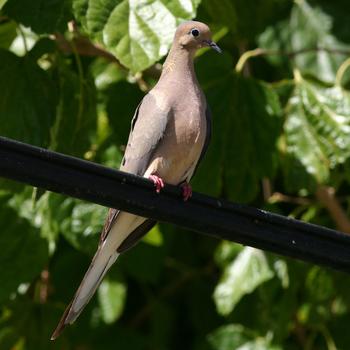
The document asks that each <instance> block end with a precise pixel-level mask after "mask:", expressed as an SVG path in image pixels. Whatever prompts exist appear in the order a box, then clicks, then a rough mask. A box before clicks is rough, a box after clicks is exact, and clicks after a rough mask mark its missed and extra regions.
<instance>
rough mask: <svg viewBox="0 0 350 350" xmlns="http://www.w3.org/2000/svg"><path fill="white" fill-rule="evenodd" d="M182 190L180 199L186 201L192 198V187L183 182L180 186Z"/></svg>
mask: <svg viewBox="0 0 350 350" xmlns="http://www.w3.org/2000/svg"><path fill="white" fill-rule="evenodd" d="M180 187H181V189H182V197H183V199H184V201H185V202H186V201H188V199H189V198H191V197H192V187H191V185H190V184H189V183H188V182H186V181H185V182H184V183H183V184H181V185H180Z"/></svg>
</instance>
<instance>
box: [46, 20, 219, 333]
mask: <svg viewBox="0 0 350 350" xmlns="http://www.w3.org/2000/svg"><path fill="white" fill-rule="evenodd" d="M197 34H198V35H197ZM203 46H211V47H212V48H214V49H215V50H217V51H219V48H218V47H217V46H216V44H215V43H214V42H212V41H211V33H210V30H209V28H208V26H207V25H205V24H203V23H200V22H195V21H191V22H185V23H183V24H181V25H180V26H179V27H178V29H177V31H176V33H175V37H174V41H173V45H172V47H171V50H170V52H169V55H168V57H167V59H166V61H165V63H164V68H163V71H162V74H161V77H160V79H159V81H158V83H157V84H156V85H155V87H154V88H153V89H152V90H151V91H150V92H149V93H148V94H147V95H146V96H145V97H144V98H143V100H142V102H141V103H140V105H139V106H138V108H137V110H136V112H135V116H134V118H133V121H132V128H131V132H130V135H129V140H128V144H127V148H126V151H125V155H124V159H123V162H122V166H121V167H120V169H121V170H123V171H127V172H130V173H133V174H137V175H140V176H145V177H149V176H150V175H156V176H158V177H160V178H162V179H163V181H164V182H165V183H169V184H173V185H179V184H181V183H182V182H184V181H186V182H189V181H190V179H191V177H192V175H193V173H194V171H195V169H196V167H197V165H198V162H199V160H200V158H201V157H202V156H203V154H204V152H205V149H206V148H207V145H208V142H209V136H210V119H209V117H210V116H209V113H208V109H207V104H206V100H205V96H204V94H203V92H202V90H201V88H200V87H199V84H198V81H197V78H196V75H195V72H194V67H193V57H194V54H195V52H196V50H197V49H198V48H200V47H203ZM154 224H155V221H153V220H150V219H147V218H143V217H140V216H136V215H133V214H129V213H126V212H120V211H118V210H116V209H110V211H109V215H108V217H107V220H106V224H105V227H104V229H103V232H102V235H101V240H100V244H99V246H98V249H97V252H96V254H95V256H94V258H93V260H92V263H91V265H90V267H89V269H88V271H87V272H86V274H85V276H84V279H83V281H82V282H81V284H80V286H79V288H78V290H77V292H76V294H75V296H74V298H73V300H72V302H71V303H70V304H69V306H68V307H67V309H66V311H65V313H64V314H63V316H62V318H61V321H60V322H59V324H58V326H57V328H56V330H55V331H54V333H53V335H52V338H51V339H55V338H57V337H58V336H59V334H60V333H61V332H62V330H63V329H64V327H65V326H66V325H67V324H71V323H73V322H74V321H75V320H76V318H77V317H78V316H79V314H80V313H81V311H82V310H83V308H84V306H85V305H86V304H87V303H88V302H89V300H90V299H91V297H92V296H93V294H94V293H95V291H96V289H97V288H98V286H99V284H100V282H101V280H102V279H103V277H104V275H105V274H106V273H107V271H108V269H109V268H110V267H111V266H112V264H113V263H114V262H115V260H116V259H117V257H118V256H119V254H120V253H122V252H124V251H125V250H127V249H129V248H130V247H131V246H133V245H134V244H135V243H136V242H137V241H138V240H139V238H140V237H142V235H144V234H145V233H147V231H148V230H149V229H150V228H151V227H152V226H153V225H154Z"/></svg>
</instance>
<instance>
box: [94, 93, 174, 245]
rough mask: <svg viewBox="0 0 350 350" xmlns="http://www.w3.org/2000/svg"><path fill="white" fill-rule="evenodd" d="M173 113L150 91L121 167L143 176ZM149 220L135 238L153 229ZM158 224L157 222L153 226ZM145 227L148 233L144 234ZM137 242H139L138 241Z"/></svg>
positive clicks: (113, 212) (111, 218)
mask: <svg viewBox="0 0 350 350" xmlns="http://www.w3.org/2000/svg"><path fill="white" fill-rule="evenodd" d="M169 114H170V108H163V109H160V108H159V107H157V104H156V101H155V98H154V97H153V95H151V94H147V95H146V96H145V97H144V98H143V100H142V101H141V102H140V104H139V105H138V106H137V108H136V111H135V114H134V116H133V118H132V121H131V130H130V134H129V139H128V143H127V147H126V150H125V154H124V157H123V160H122V165H121V167H120V170H123V171H126V172H128V173H132V174H136V175H141V176H142V175H143V174H144V172H145V170H146V169H147V166H148V164H149V160H150V158H151V155H152V153H153V152H154V150H155V149H156V147H157V145H158V143H159V141H160V140H161V139H162V137H163V135H164V132H165V129H166V126H167V123H168V120H169ZM118 213H119V210H117V209H113V208H111V209H110V210H109V212H108V216H107V218H106V222H105V225H104V227H103V230H102V233H101V238H100V244H101V242H103V241H104V240H105V239H106V237H107V235H108V233H109V231H110V229H111V227H112V226H113V225H114V223H115V221H116V220H117V217H118ZM147 221H148V225H144V226H142V227H141V228H140V229H139V230H138V231H137V234H136V233H135V234H134V233H133V234H132V236H133V237H134V238H135V237H136V236H139V237H142V236H143V235H145V234H146V233H147V232H148V230H149V229H150V228H148V230H146V229H147V227H148V226H151V223H150V222H149V221H150V220H147ZM152 222H153V220H152ZM154 225H155V222H154V223H153V225H152V226H154ZM142 228H143V231H144V233H143V234H142V235H141V229H142ZM130 239H131V238H130ZM135 243H136V241H135V242H134V244H135ZM124 250H125V249H124Z"/></svg>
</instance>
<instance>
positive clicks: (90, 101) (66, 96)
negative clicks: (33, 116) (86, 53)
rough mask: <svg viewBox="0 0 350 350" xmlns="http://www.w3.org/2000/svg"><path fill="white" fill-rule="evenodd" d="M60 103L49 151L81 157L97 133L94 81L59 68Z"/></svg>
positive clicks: (63, 67) (66, 68)
mask: <svg viewBox="0 0 350 350" xmlns="http://www.w3.org/2000/svg"><path fill="white" fill-rule="evenodd" d="M58 73H59V79H60V80H59V93H60V97H59V98H60V100H59V103H58V106H57V116H56V120H55V124H54V125H53V127H52V129H51V144H50V148H51V149H53V150H55V151H57V152H62V153H66V154H71V155H75V156H80V157H82V156H83V155H84V153H85V152H87V151H88V150H89V149H90V147H91V140H92V137H93V136H94V134H95V132H96V127H97V112H96V102H97V101H96V90H95V85H94V82H93V80H92V79H91V77H89V76H87V77H85V76H79V75H78V74H76V73H75V72H73V71H72V70H71V69H69V68H68V67H66V66H65V65H61V66H60V68H59V71H58Z"/></svg>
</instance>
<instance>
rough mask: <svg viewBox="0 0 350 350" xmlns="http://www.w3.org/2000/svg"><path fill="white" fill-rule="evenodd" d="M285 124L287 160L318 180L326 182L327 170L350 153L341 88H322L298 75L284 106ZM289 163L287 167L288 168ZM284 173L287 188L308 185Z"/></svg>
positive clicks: (349, 113)
mask: <svg viewBox="0 0 350 350" xmlns="http://www.w3.org/2000/svg"><path fill="white" fill-rule="evenodd" d="M286 114H287V119H286V122H285V125H284V130H285V135H286V153H287V163H288V161H290V160H293V159H294V160H295V161H294V162H293V163H292V164H295V162H296V163H299V167H301V168H302V170H303V171H304V172H305V173H306V174H307V175H308V176H309V177H312V178H313V180H314V181H315V182H317V183H325V182H327V181H328V179H329V175H330V171H331V170H332V169H334V168H335V167H336V166H337V165H339V164H342V163H344V162H345V161H346V159H348V158H349V156H350V94H349V92H347V91H345V90H343V89H342V88H340V87H333V88H325V87H322V86H319V85H316V84H313V83H312V82H310V81H307V80H304V79H302V78H301V80H300V81H298V82H297V84H296V86H295V90H294V93H293V94H292V96H291V97H290V99H289V102H288V105H287V109H286ZM291 167H292V166H291V165H288V169H289V168H291ZM286 175H287V181H289V179H290V185H289V188H290V189H293V187H294V186H293V184H294V182H295V181H298V184H296V185H297V186H299V188H300V187H301V186H305V187H306V188H310V186H309V181H303V182H302V183H301V180H302V178H301V177H298V179H293V176H294V175H295V172H294V173H292V174H290V176H289V175H288V173H287V174H286Z"/></svg>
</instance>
